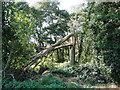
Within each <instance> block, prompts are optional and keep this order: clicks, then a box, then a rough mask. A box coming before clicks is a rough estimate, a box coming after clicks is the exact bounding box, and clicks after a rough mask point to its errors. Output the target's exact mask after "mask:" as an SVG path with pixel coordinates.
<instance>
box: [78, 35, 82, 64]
mask: <svg viewBox="0 0 120 90" xmlns="http://www.w3.org/2000/svg"><path fill="white" fill-rule="evenodd" d="M82 44H83V38H82V36H81V40H80V42H79V43H78V63H80V57H81V54H82V49H83V48H82Z"/></svg>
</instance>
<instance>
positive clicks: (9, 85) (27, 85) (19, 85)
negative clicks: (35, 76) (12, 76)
mask: <svg viewBox="0 0 120 90" xmlns="http://www.w3.org/2000/svg"><path fill="white" fill-rule="evenodd" d="M5 82H6V81H5ZM5 82H3V85H2V87H3V89H6V88H9V89H10V88H45V86H43V85H41V84H40V83H38V82H36V81H34V80H32V81H24V82H20V81H14V80H13V81H9V82H8V81H7V82H6V83H5Z"/></svg>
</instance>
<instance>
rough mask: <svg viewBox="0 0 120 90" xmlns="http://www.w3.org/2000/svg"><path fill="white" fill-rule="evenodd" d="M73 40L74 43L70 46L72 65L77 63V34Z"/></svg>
mask: <svg viewBox="0 0 120 90" xmlns="http://www.w3.org/2000/svg"><path fill="white" fill-rule="evenodd" d="M72 42H73V45H72V46H71V47H70V65H74V64H75V42H76V38H75V35H74V36H73V37H72Z"/></svg>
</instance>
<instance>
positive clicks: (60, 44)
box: [19, 31, 79, 77]
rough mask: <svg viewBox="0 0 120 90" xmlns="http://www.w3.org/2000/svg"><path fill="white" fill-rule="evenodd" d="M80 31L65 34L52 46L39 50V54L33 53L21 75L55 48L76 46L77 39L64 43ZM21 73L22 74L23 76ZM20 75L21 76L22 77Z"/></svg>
mask: <svg viewBox="0 0 120 90" xmlns="http://www.w3.org/2000/svg"><path fill="white" fill-rule="evenodd" d="M78 33H79V31H78V32H74V33H71V34H69V35H67V36H65V37H64V38H62V39H60V40H58V41H57V42H56V43H55V44H53V45H51V46H50V47H48V48H47V49H45V50H42V51H41V52H39V53H38V54H35V55H33V56H32V57H31V58H32V59H31V61H30V62H29V63H28V64H27V65H26V66H24V67H23V72H22V73H21V75H22V74H23V73H24V72H25V71H26V70H27V68H28V67H30V66H32V65H34V64H35V66H34V67H33V68H35V67H36V66H37V65H38V64H39V63H40V62H41V61H39V62H37V61H38V60H39V59H41V60H42V58H43V57H45V56H46V55H48V54H49V53H50V52H51V51H53V50H56V49H59V48H63V47H66V46H74V44H75V41H73V42H70V43H68V44H64V42H65V41H67V40H68V39H69V38H70V37H72V36H73V37H74V38H75V35H76V34H78ZM21 75H20V76H21ZM20 76H19V77H20Z"/></svg>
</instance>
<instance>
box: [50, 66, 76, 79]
mask: <svg viewBox="0 0 120 90" xmlns="http://www.w3.org/2000/svg"><path fill="white" fill-rule="evenodd" d="M51 72H52V73H56V74H62V75H63V76H65V77H72V76H75V75H74V74H73V73H72V72H70V71H67V70H63V69H58V68H53V69H51Z"/></svg>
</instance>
